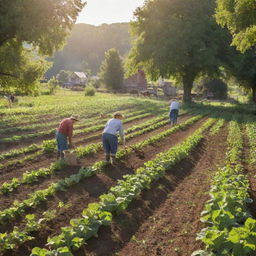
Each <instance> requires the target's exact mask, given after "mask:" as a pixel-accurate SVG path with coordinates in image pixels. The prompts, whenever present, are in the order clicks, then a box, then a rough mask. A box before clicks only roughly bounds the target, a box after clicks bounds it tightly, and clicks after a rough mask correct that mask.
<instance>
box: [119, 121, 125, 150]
mask: <svg viewBox="0 0 256 256" xmlns="http://www.w3.org/2000/svg"><path fill="white" fill-rule="evenodd" d="M119 134H120V138H121V142H122V144H123V145H124V146H125V138H124V128H123V124H122V123H120V127H119Z"/></svg>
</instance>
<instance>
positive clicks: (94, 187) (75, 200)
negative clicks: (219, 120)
mask: <svg viewBox="0 0 256 256" xmlns="http://www.w3.org/2000/svg"><path fill="white" fill-rule="evenodd" d="M203 121H204V120H200V121H198V122H197V123H196V124H194V125H193V126H191V127H190V128H188V129H187V130H185V131H178V132H177V133H175V134H173V135H170V136H169V137H167V138H165V139H163V140H162V141H160V142H159V143H156V144H155V145H154V152H153V151H152V146H148V147H146V148H145V149H143V151H144V152H145V156H146V157H147V158H144V159H142V158H141V157H140V156H136V153H135V154H132V155H133V156H132V155H131V156H130V157H129V158H128V159H126V160H125V162H123V163H121V164H119V165H117V166H114V167H108V168H106V170H105V171H104V172H103V173H100V174H97V175H95V176H93V177H90V178H88V179H86V180H84V181H82V182H80V183H79V184H77V185H75V186H74V187H72V188H71V189H69V190H68V191H67V192H65V193H58V194H57V195H56V196H54V197H53V198H51V199H49V200H48V201H47V202H45V204H44V205H42V206H40V207H38V208H37V209H35V210H32V211H30V213H35V214H37V215H38V214H39V216H40V214H41V213H42V212H43V211H45V210H46V209H56V208H57V203H58V202H59V200H61V201H63V202H65V204H71V205H72V207H70V208H69V209H67V210H66V211H61V214H59V215H57V217H56V218H55V219H54V220H53V221H51V223H49V225H47V228H44V229H43V230H42V231H40V232H39V233H38V234H36V237H40V241H39V239H36V240H35V241H31V242H29V243H28V244H26V245H25V246H22V247H21V249H20V250H21V251H22V253H23V255H29V253H28V252H27V254H26V253H25V252H24V250H25V247H26V248H27V246H29V247H32V246H39V245H41V244H43V243H45V242H46V239H47V236H48V235H53V234H55V233H57V232H59V230H60V228H61V227H62V226H66V225H69V220H70V219H71V218H76V217H79V216H80V215H81V212H82V210H83V209H84V208H85V207H86V206H87V205H88V203H90V202H95V201H97V200H98V196H99V195H100V194H102V193H105V192H107V191H108V190H109V188H110V187H111V186H113V185H115V184H116V182H117V179H120V178H122V176H123V175H124V174H127V173H132V172H134V170H135V169H134V168H138V167H140V166H143V164H144V163H145V162H147V161H149V160H151V159H153V158H155V156H156V154H158V153H160V152H162V151H164V150H167V149H169V148H170V147H171V146H173V145H175V144H177V143H179V142H180V141H182V140H184V139H185V138H186V137H188V136H190V135H191V134H192V133H193V132H194V131H195V130H196V129H197V128H199V127H200V126H201V125H202V122H203ZM148 151H149V152H151V153H147V152H148ZM135 158H138V159H137V161H136V163H135V165H133V166H131V164H130V163H129V162H130V161H131V159H135ZM19 221H20V220H18V222H17V223H16V224H18V223H19ZM12 224H13V225H14V224H15V222H13V223H12ZM19 252H20V251H19ZM16 253H17V252H16ZM14 255H15V254H14Z"/></svg>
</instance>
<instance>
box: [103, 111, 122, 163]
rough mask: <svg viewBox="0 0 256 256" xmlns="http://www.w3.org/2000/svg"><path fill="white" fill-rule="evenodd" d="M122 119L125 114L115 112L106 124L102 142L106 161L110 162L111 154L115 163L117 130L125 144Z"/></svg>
mask: <svg viewBox="0 0 256 256" xmlns="http://www.w3.org/2000/svg"><path fill="white" fill-rule="evenodd" d="M121 119H123V115H122V114H121V113H120V112H116V113H114V115H113V118H112V119H110V120H108V122H107V124H106V125H105V129H104V131H103V135H102V142H103V147H104V151H105V154H106V161H107V162H108V163H109V162H110V156H111V163H112V164H114V163H115V158H116V152H117V146H118V139H117V132H119V134H120V137H121V142H122V144H123V145H124V146H125V139H124V129H123V124H122V121H121Z"/></svg>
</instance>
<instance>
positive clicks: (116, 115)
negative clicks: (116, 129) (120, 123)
mask: <svg viewBox="0 0 256 256" xmlns="http://www.w3.org/2000/svg"><path fill="white" fill-rule="evenodd" d="M113 117H114V118H116V117H117V118H118V117H121V118H122V117H124V116H123V115H122V114H121V112H115V113H114V114H113Z"/></svg>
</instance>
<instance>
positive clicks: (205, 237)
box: [192, 121, 256, 256]
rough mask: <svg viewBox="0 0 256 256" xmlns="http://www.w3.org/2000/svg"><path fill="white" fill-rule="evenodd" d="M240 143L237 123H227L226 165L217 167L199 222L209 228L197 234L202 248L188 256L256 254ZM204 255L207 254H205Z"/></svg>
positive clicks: (255, 231) (255, 222) (254, 225)
mask: <svg viewBox="0 0 256 256" xmlns="http://www.w3.org/2000/svg"><path fill="white" fill-rule="evenodd" d="M242 144H243V140H242V136H241V130H240V127H239V125H238V123H237V122H235V121H232V122H230V126H229V134H228V153H227V161H226V166H225V167H223V168H220V169H219V170H218V172H217V174H216V176H215V177H214V181H213V184H212V187H211V192H210V196H211V199H210V200H208V201H207V203H206V205H205V208H204V211H203V212H202V215H203V217H202V218H201V221H203V222H206V223H207V224H208V225H209V226H208V227H206V228H204V229H202V231H201V232H200V233H199V234H198V239H199V240H201V241H202V242H203V243H204V244H205V246H206V248H205V250H200V251H196V252H194V253H193V254H192V255H194V256H196V255H198V256H203V255H212V254H213V253H214V255H215V254H216V255H221V256H224V255H227V256H228V255H233V256H250V255H254V254H255V252H256V246H255V244H256V220H254V219H252V218H251V215H250V213H249V212H248V209H247V204H248V203H251V202H252V200H251V199H250V196H249V193H248V190H249V181H248V180H247V178H246V176H245V175H244V174H243V168H242V165H241V161H242V148H243V145H242ZM207 253H208V254H207Z"/></svg>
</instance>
